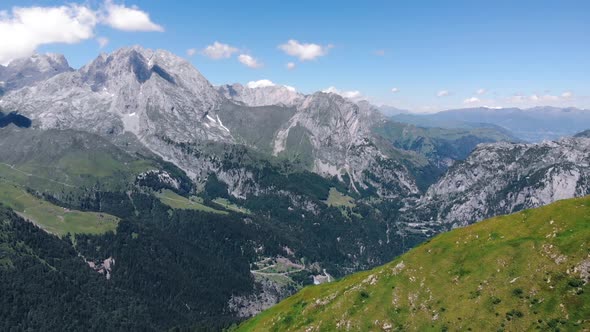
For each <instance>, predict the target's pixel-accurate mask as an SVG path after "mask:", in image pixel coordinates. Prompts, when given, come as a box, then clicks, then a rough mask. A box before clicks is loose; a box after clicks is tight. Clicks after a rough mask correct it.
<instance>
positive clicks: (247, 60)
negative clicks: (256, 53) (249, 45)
mask: <svg viewBox="0 0 590 332" xmlns="http://www.w3.org/2000/svg"><path fill="white" fill-rule="evenodd" d="M238 61H240V62H241V63H242V64H243V65H245V66H246V67H249V68H260V67H262V63H260V62H259V61H258V60H257V59H255V58H253V57H252V56H250V55H247V54H240V56H239V57H238Z"/></svg>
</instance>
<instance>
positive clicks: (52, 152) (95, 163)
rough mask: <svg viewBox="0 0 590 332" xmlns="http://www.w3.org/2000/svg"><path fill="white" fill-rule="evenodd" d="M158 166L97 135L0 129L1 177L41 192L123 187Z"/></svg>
mask: <svg viewBox="0 0 590 332" xmlns="http://www.w3.org/2000/svg"><path fill="white" fill-rule="evenodd" d="M154 168H158V167H157V164H156V163H155V162H153V161H151V160H146V159H142V158H139V157H137V156H132V155H130V154H128V153H126V152H124V151H122V150H121V149H119V148H117V147H116V146H114V145H113V144H111V143H110V142H108V141H107V140H105V139H104V138H101V137H99V136H97V135H93V134H89V133H84V132H77V131H73V130H63V131H60V130H45V131H42V130H32V129H28V130H19V129H14V128H4V129H3V130H2V131H0V177H4V178H8V179H10V180H11V181H14V182H17V183H18V184H20V185H22V186H25V187H28V188H31V189H34V190H37V191H41V192H62V191H66V192H67V191H73V190H76V189H77V188H81V187H93V186H95V185H97V184H98V183H100V185H101V187H102V188H105V189H107V188H108V189H110V190H124V189H125V188H126V186H127V185H128V184H129V183H132V182H133V181H134V179H135V177H136V176H137V174H139V173H141V172H144V171H146V170H149V169H154Z"/></svg>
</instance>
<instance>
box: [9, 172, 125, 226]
mask: <svg viewBox="0 0 590 332" xmlns="http://www.w3.org/2000/svg"><path fill="white" fill-rule="evenodd" d="M0 204H3V205H5V206H7V207H10V208H12V209H13V210H14V211H16V212H17V213H18V214H19V215H20V216H21V217H23V218H25V219H27V220H29V221H31V222H33V223H34V224H36V225H37V226H39V227H41V228H42V229H44V230H45V231H47V232H49V233H51V234H55V235H58V236H63V235H65V234H67V233H70V234H102V233H106V232H108V231H115V230H116V228H117V223H118V222H119V218H117V217H114V216H111V215H109V214H106V213H97V212H82V211H76V210H70V209H65V208H63V207H60V206H56V205H54V204H51V203H49V202H47V201H44V200H42V199H39V198H37V197H35V196H33V195H31V194H30V193H28V192H27V191H26V190H24V189H23V188H21V187H18V186H16V185H14V184H12V183H9V182H6V180H4V179H2V178H0Z"/></svg>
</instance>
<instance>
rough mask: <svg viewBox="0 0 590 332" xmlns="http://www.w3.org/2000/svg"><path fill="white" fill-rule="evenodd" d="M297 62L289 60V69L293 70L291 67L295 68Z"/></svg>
mask: <svg viewBox="0 0 590 332" xmlns="http://www.w3.org/2000/svg"><path fill="white" fill-rule="evenodd" d="M295 66H296V65H295V62H288V63H287V69H289V70H291V69H295Z"/></svg>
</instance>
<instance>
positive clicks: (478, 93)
mask: <svg viewBox="0 0 590 332" xmlns="http://www.w3.org/2000/svg"><path fill="white" fill-rule="evenodd" d="M486 92H487V91H486V89H477V91H475V93H476V94H477V95H480V96H481V95H483V94H485V93H486Z"/></svg>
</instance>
